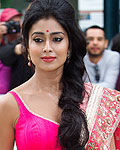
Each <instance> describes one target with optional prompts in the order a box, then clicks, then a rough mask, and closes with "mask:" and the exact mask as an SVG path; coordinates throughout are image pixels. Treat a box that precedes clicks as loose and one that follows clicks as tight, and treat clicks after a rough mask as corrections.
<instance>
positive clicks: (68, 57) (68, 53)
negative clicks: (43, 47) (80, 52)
mask: <svg viewBox="0 0 120 150" xmlns="http://www.w3.org/2000/svg"><path fill="white" fill-rule="evenodd" d="M67 59H68V60H69V59H70V51H68V52H67Z"/></svg>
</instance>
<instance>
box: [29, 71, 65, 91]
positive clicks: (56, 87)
mask: <svg viewBox="0 0 120 150" xmlns="http://www.w3.org/2000/svg"><path fill="white" fill-rule="evenodd" d="M61 76H62V70H61V69H60V70H59V69H58V70H56V71H51V72H46V71H38V70H36V71H35V74H34V76H33V78H32V79H31V80H32V87H34V88H33V89H32V90H33V91H36V92H37V93H39V92H42V91H44V92H48V93H56V92H57V93H58V92H59V91H60V80H61ZM32 87H31V88H32Z"/></svg>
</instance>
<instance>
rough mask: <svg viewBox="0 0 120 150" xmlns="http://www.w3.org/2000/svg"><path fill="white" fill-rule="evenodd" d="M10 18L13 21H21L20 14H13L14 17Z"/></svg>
mask: <svg viewBox="0 0 120 150" xmlns="http://www.w3.org/2000/svg"><path fill="white" fill-rule="evenodd" d="M10 20H13V21H21V16H14V17H12V18H11V19H10Z"/></svg>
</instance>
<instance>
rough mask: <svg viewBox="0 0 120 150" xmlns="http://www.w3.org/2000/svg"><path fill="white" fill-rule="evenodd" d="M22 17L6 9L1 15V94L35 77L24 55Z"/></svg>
mask: <svg viewBox="0 0 120 150" xmlns="http://www.w3.org/2000/svg"><path fill="white" fill-rule="evenodd" d="M21 16H22V14H21V13H19V12H18V11H17V10H16V9H13V8H5V9H3V11H2V12H1V14H0V37H2V38H1V44H0V63H1V70H0V94H4V93H6V92H7V91H9V90H11V89H13V88H15V87H17V86H18V85H20V84H22V83H24V82H25V81H27V80H28V79H29V78H30V77H31V76H32V75H33V72H32V70H31V68H30V67H28V65H27V60H25V59H24V56H23V55H22V50H23V49H22V47H21V45H20V39H21V34H20V32H21V24H22V20H21Z"/></svg>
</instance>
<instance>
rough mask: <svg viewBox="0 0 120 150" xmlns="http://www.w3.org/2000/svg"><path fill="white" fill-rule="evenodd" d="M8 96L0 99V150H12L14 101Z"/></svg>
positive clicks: (14, 116)
mask: <svg viewBox="0 0 120 150" xmlns="http://www.w3.org/2000/svg"><path fill="white" fill-rule="evenodd" d="M12 99H13V97H12V96H11V95H10V94H6V95H5V96H2V97H0V149H1V150H13V147H14V134H15V133H14V126H15V118H16V114H15V101H14V100H12Z"/></svg>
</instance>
